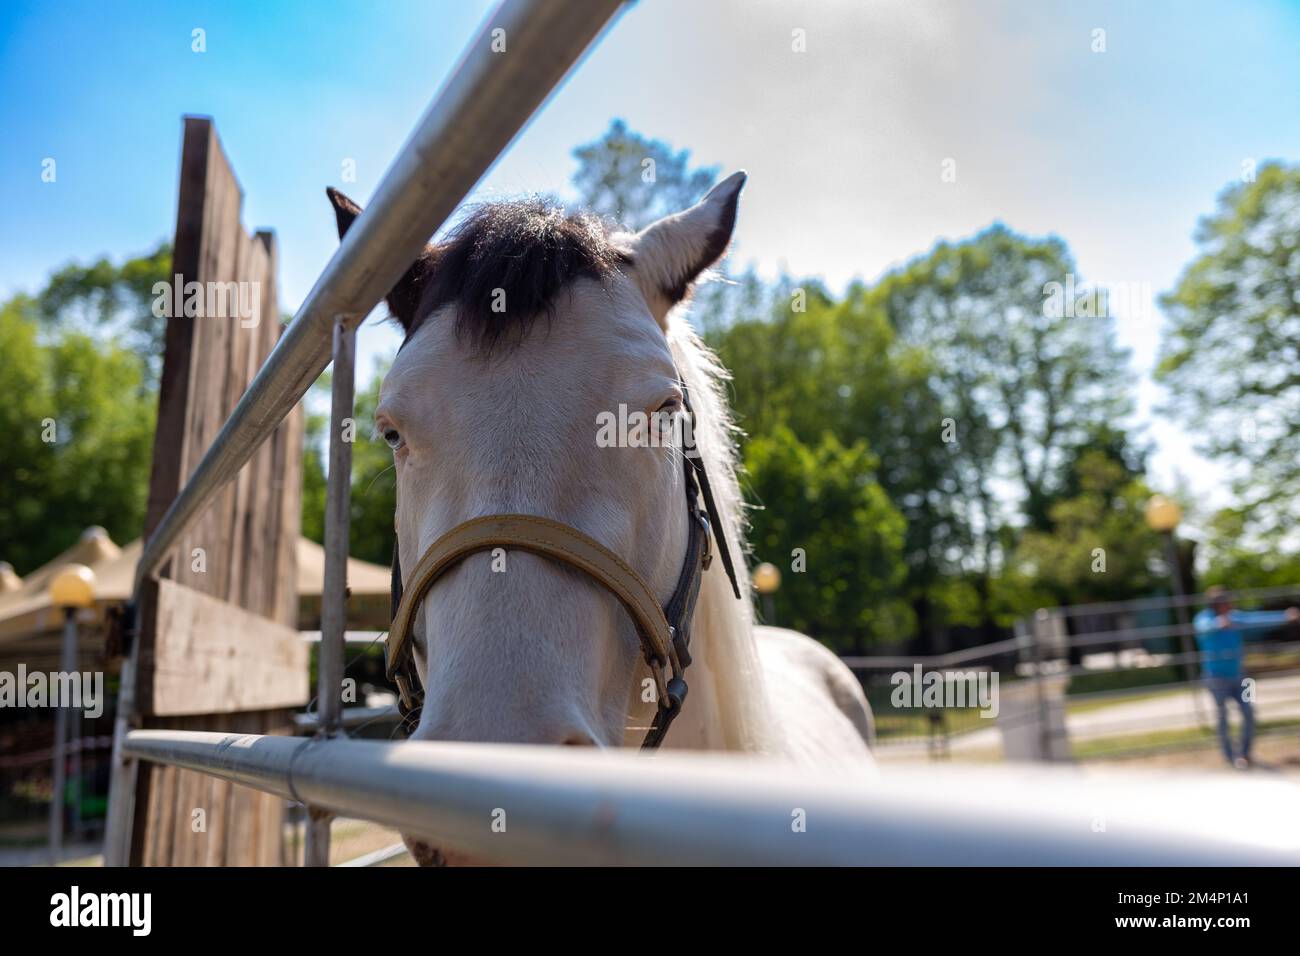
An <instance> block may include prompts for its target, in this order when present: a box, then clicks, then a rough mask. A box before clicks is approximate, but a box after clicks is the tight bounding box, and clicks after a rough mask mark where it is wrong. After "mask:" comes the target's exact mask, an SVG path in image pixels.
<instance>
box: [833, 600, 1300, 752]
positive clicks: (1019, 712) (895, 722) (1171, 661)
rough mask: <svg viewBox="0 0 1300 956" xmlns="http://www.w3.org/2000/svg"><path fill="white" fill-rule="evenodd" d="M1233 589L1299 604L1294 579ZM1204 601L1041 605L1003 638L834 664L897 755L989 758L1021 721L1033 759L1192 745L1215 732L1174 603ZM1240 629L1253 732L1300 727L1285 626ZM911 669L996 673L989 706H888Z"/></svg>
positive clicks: (1293, 645)
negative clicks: (852, 682)
mask: <svg viewBox="0 0 1300 956" xmlns="http://www.w3.org/2000/svg"><path fill="white" fill-rule="evenodd" d="M1236 595H1237V599H1238V603H1239V604H1241V605H1245V606H1248V607H1254V606H1258V605H1262V604H1272V605H1276V604H1279V603H1281V604H1296V603H1300V587H1274V588H1258V589H1250V590H1243V591H1239V592H1236ZM1204 603H1205V597H1204V595H1192V596H1190V597H1174V598H1169V597H1157V598H1144V599H1140V600H1134V601H1118V602H1109V603H1105V604H1088V605H1076V606H1072V607H1061V608H1051V609H1046V610H1043V611H1040V612H1039V613H1038V614H1037V615H1035V616H1034V617H1033V618H1031V619H1029V620H1025V621H1021V622H1019V623H1018V624H1017V626H1016V637H1014V638H1011V639H1009V640H1005V641H998V642H996V643H993V644H987V645H983V646H979V647H972V648H967V649H963V650H961V651H956V652H954V653H951V654H943V655H935V656H930V657H907V656H892V657H891V656H878V657H850V658H845V662H846V663H847V664H849V666H850V667H852V668H853V669H854V671H855V672H856V673H857V674H858V676H859V679H860V680H861V681H862V683H863V687H864V689H865V691H866V693H867V697H868V699H869V700H870V701H871V704H872V709H873V711H874V713H875V718H876V729H877V742H878V745H879V746H880V747H881V748H884V749H885V750H887V751H892V752H894V753H898V754H903V753H907V752H913V753H921V752H924V753H927V754H929V755H930V756H931V757H934V758H936V759H942V758H946V757H949V756H951V755H952V753H953V751H954V750H958V751H961V752H964V753H966V754H967V755H969V756H972V757H975V758H979V757H994V758H996V757H997V756H999V755H1000V754H1001V752H1002V749H1003V744H1004V742H1005V737H1006V734H1007V733H1008V732H1009V731H1010V732H1013V733H1014V731H1016V730H1017V729H1018V728H1023V727H1026V726H1032V727H1033V728H1034V732H1035V733H1039V734H1041V735H1043V739H1042V741H1041V748H1040V752H1039V753H1038V755H1037V756H1038V757H1039V758H1041V759H1089V758H1095V757H1107V756H1122V755H1127V754H1133V753H1137V752H1143V751H1149V750H1161V749H1173V748H1178V747H1184V746H1203V745H1205V744H1206V743H1207V742H1209V743H1213V741H1214V735H1213V731H1214V727H1215V724H1216V722H1217V713H1216V711H1215V709H1214V706H1213V703H1212V699H1211V697H1210V694H1209V692H1208V691H1207V690H1205V688H1204V686H1203V684H1202V682H1201V679H1200V670H1201V663H1202V661H1203V660H1204V658H1205V655H1204V654H1202V653H1201V652H1200V651H1199V650H1196V649H1195V647H1196V645H1195V629H1194V626H1193V625H1192V624H1191V623H1190V622H1189V620H1186V619H1184V620H1180V619H1179V616H1178V614H1177V611H1178V609H1180V608H1182V609H1189V608H1190V609H1191V610H1196V609H1198V608H1199V607H1202V606H1204ZM1190 616H1191V615H1190V614H1187V615H1186V618H1187V619H1189V618H1190ZM1244 636H1245V639H1246V641H1247V651H1246V663H1245V672H1246V675H1247V676H1250V677H1252V678H1254V679H1255V693H1256V699H1255V709H1256V718H1257V723H1256V730H1257V733H1263V734H1269V733H1272V732H1284V733H1295V734H1298V735H1300V641H1296V640H1294V639H1293V638H1294V637H1295V636H1296V626H1295V625H1278V626H1272V627H1259V628H1251V629H1248V630H1247V631H1246V633H1245V635H1244ZM916 667H920V668H921V671H922V672H923V673H925V674H929V673H939V674H945V675H947V679H948V681H949V682H952V681H957V680H960V681H965V680H966V679H967V678H968V677H969V676H970V675H972V674H973V675H979V674H993V673H996V674H997V675H998V690H999V695H998V696H999V698H1000V701H999V704H1000V706H999V707H998V713H997V714H996V716H994V717H982V716H981V708H980V707H978V706H964V707H951V706H947V707H939V708H933V707H924V706H922V707H911V706H901V707H900V706H896V702H897V701H896V698H897V695H898V684H899V683H900V682H901V678H900V677H898V675H902V674H913V673H914V669H915V668H916ZM1053 711H1059V713H1054V712H1053ZM1230 712H1232V711H1231V710H1230Z"/></svg>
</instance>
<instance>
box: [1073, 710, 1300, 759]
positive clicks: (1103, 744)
mask: <svg viewBox="0 0 1300 956" xmlns="http://www.w3.org/2000/svg"><path fill="white" fill-rule="evenodd" d="M1296 728H1300V718H1287V719H1285V720H1265V721H1261V722H1259V723H1257V724H1256V725H1255V733H1256V734H1257V735H1258V734H1260V733H1263V732H1265V731H1272V730H1291V729H1296ZM1217 743H1218V736H1217V735H1216V733H1215V731H1214V730H1213V729H1202V728H1200V727H1186V728H1183V729H1180V730H1160V731H1152V732H1150V733H1143V734H1127V735H1125V736H1123V737H1101V738H1098V739H1096V740H1081V741H1079V742H1077V743H1075V744H1074V746H1073V747H1072V748H1071V753H1072V754H1073V756H1074V759H1075V760H1088V759H1095V758H1097V757H1114V756H1121V755H1123V754H1128V753H1133V752H1135V751H1142V750H1164V749H1173V748H1177V747H1188V746H1195V745H1202V744H1211V745H1213V744H1217Z"/></svg>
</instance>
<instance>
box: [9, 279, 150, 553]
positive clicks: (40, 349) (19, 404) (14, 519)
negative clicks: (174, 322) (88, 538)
mask: <svg viewBox="0 0 1300 956" xmlns="http://www.w3.org/2000/svg"><path fill="white" fill-rule="evenodd" d="M38 310H39V306H38V303H37V301H35V300H33V299H30V298H27V297H25V296H18V297H16V298H14V299H12V300H10V301H9V302H7V303H6V304H5V305H4V306H2V307H0V382H3V383H4V391H5V401H4V402H0V433H2V434H4V435H5V441H4V442H0V475H2V476H3V484H4V491H3V494H0V559H3V560H6V561H9V562H10V563H11V564H13V565H14V567H15V568H16V569H17V570H18V573H19V574H25V573H27V572H28V571H31V570H32V569H34V568H36V567H38V566H40V565H41V564H43V563H45V562H46V561H48V560H50V559H51V558H53V557H54V556H55V555H57V554H58V553H59V552H61V551H63V550H64V549H66V548H67V547H68V546H69V545H71V544H72V543H73V542H74V541H76V540H77V538H78V537H79V536H80V534H81V532H82V531H83V530H84V529H85V528H86V527H88V526H90V525H96V524H97V525H103V526H104V527H105V528H106V529H107V531H108V533H109V534H110V535H111V536H112V537H114V538H115V539H117V540H118V541H126V540H131V539H133V538H135V537H137V536H138V535H139V534H140V529H141V527H142V526H143V524H144V506H145V495H146V491H147V489H148V485H149V467H150V457H151V453H152V448H153V427H154V416H155V411H156V398H155V397H154V395H153V394H152V393H151V392H150V390H149V389H148V387H147V385H146V383H145V380H144V372H143V367H142V365H141V362H140V361H139V358H138V357H137V356H136V355H135V354H134V353H132V352H130V351H128V350H126V349H123V348H121V347H119V346H117V345H114V344H111V343H104V342H101V341H97V340H96V339H94V338H92V337H91V336H90V335H87V334H86V333H84V332H80V331H76V330H72V331H61V332H53V333H45V334H42V332H41V321H40V319H39V318H38ZM50 439H52V440H50Z"/></svg>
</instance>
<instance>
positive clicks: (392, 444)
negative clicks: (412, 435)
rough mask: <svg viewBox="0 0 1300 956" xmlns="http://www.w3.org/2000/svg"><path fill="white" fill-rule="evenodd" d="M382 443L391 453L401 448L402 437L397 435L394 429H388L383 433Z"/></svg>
mask: <svg viewBox="0 0 1300 956" xmlns="http://www.w3.org/2000/svg"><path fill="white" fill-rule="evenodd" d="M384 443H385V444H387V445H388V447H389V448H391V449H393V451H396V450H397V449H399V448H401V447H402V436H401V435H399V434H398V433H397V429H396V428H390V429H388V431H386V432H384Z"/></svg>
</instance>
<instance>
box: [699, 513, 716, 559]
mask: <svg viewBox="0 0 1300 956" xmlns="http://www.w3.org/2000/svg"><path fill="white" fill-rule="evenodd" d="M695 520H696V521H698V522H699V523H700V529H701V530H702V531H703V532H704V547H703V549H702V550H701V552H700V570H701V571H707V570H709V565H711V564H712V563H713V543H712V542H713V534H712V530H713V529H712V528H710V527H709V519H708V516H707V515H705V514H704V512H702V511H697V512H695Z"/></svg>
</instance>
